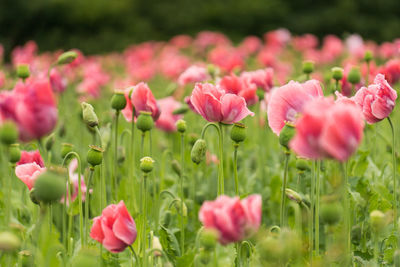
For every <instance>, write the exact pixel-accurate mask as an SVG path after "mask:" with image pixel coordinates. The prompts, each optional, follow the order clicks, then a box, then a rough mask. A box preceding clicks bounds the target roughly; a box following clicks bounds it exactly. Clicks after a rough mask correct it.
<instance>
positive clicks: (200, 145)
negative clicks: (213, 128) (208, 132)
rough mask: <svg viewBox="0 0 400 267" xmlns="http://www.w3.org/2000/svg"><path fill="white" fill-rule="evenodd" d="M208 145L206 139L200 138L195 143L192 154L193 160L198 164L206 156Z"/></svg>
mask: <svg viewBox="0 0 400 267" xmlns="http://www.w3.org/2000/svg"><path fill="white" fill-rule="evenodd" d="M206 150H207V145H206V141H205V140H204V139H198V140H197V141H196V143H194V145H193V148H192V151H191V153H190V156H191V158H192V161H193V162H194V163H196V164H200V162H202V161H203V160H204V159H205V157H206Z"/></svg>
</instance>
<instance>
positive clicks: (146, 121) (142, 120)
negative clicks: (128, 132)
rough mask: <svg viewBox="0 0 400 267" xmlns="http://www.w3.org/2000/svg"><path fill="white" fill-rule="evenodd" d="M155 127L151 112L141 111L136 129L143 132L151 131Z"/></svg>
mask: <svg viewBox="0 0 400 267" xmlns="http://www.w3.org/2000/svg"><path fill="white" fill-rule="evenodd" d="M153 126H154V121H153V118H152V117H151V112H147V111H140V115H139V117H138V118H137V121H136V127H137V128H138V129H139V130H140V131H142V132H146V131H150V130H151V129H152V128H153Z"/></svg>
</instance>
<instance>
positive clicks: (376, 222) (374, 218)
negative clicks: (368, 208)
mask: <svg viewBox="0 0 400 267" xmlns="http://www.w3.org/2000/svg"><path fill="white" fill-rule="evenodd" d="M369 218H370V220H371V227H372V230H373V231H374V232H376V233H379V232H381V231H382V230H383V228H384V227H385V225H386V222H385V214H383V212H382V211H380V210H373V211H372V212H371V213H370V214H369Z"/></svg>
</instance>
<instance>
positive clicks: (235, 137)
mask: <svg viewBox="0 0 400 267" xmlns="http://www.w3.org/2000/svg"><path fill="white" fill-rule="evenodd" d="M231 139H232V141H233V142H235V143H240V142H243V141H244V140H245V139H246V126H245V125H244V124H242V123H235V124H234V125H233V126H232V129H231Z"/></svg>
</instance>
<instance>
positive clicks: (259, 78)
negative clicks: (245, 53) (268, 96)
mask: <svg viewBox="0 0 400 267" xmlns="http://www.w3.org/2000/svg"><path fill="white" fill-rule="evenodd" d="M240 77H248V78H249V79H250V82H251V83H254V84H255V85H256V86H257V87H258V88H261V89H262V90H264V91H265V92H268V91H269V90H271V88H272V87H273V84H274V80H273V79H274V70H273V69H272V68H266V69H259V70H254V71H245V72H242V74H240Z"/></svg>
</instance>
